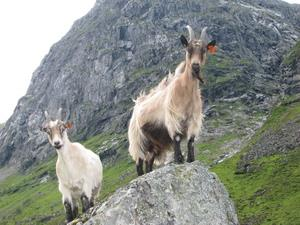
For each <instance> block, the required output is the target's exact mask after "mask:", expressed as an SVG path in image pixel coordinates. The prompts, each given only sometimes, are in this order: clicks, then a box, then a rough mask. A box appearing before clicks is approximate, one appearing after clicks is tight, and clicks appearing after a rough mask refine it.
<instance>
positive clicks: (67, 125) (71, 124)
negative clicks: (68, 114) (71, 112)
mask: <svg viewBox="0 0 300 225" xmlns="http://www.w3.org/2000/svg"><path fill="white" fill-rule="evenodd" d="M65 127H66V128H67V129H71V128H72V127H73V123H72V122H71V121H68V122H66V123H65Z"/></svg>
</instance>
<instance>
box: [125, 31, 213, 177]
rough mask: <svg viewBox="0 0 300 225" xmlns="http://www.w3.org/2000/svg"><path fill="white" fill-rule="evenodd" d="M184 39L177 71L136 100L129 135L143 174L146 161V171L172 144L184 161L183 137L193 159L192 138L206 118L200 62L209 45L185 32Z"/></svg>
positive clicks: (204, 57) (140, 171)
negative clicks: (187, 141)
mask: <svg viewBox="0 0 300 225" xmlns="http://www.w3.org/2000/svg"><path fill="white" fill-rule="evenodd" d="M188 29H189V32H190V37H194V34H193V33H192V34H191V31H192V29H191V28H190V27H189V28H188ZM204 31H205V32H206V29H204ZM201 37H203V32H202V34H201ZM181 39H182V43H183V45H185V48H186V58H185V61H184V62H182V63H180V64H179V65H178V67H177V69H176V71H175V74H174V75H173V74H169V75H168V77H166V78H164V79H163V80H162V81H161V82H160V83H159V84H158V85H157V86H156V87H155V88H153V89H152V90H151V91H150V92H149V94H147V95H146V94H145V93H142V94H141V95H140V96H139V97H138V98H137V99H136V101H135V106H134V109H133V113H132V117H131V120H130V123H129V129H128V138H129V153H130V155H131V156H132V158H133V160H134V161H135V162H136V165H137V171H138V175H142V174H143V170H142V166H143V161H145V162H146V170H147V172H149V171H151V170H152V164H153V161H154V160H155V161H156V163H157V164H160V163H163V162H165V161H166V158H167V156H168V151H169V150H171V149H172V146H173V147H174V149H175V153H176V152H177V153H176V154H175V161H176V162H182V160H183V159H181V158H182V155H181V151H180V146H179V145H180V141H181V140H182V139H184V138H186V139H188V140H189V152H188V161H193V160H194V152H193V151H194V147H193V142H194V138H195V137H197V136H198V135H199V133H200V130H201V126H202V119H203V114H202V100H201V92H200V89H199V81H202V79H201V76H200V66H202V65H204V63H205V59H206V49H207V46H208V45H207V44H206V42H205V41H204V40H201V38H200V40H195V39H191V40H190V41H189V42H188V41H187V40H186V39H185V38H184V37H183V36H182V37H181ZM176 155H177V156H176ZM189 155H190V156H189ZM176 157H177V158H176Z"/></svg>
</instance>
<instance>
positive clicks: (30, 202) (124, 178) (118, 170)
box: [0, 133, 136, 225]
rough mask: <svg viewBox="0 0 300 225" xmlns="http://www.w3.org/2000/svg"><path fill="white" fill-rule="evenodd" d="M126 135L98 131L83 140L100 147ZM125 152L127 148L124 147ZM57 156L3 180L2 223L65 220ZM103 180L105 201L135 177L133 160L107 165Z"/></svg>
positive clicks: (52, 224)
mask: <svg viewBox="0 0 300 225" xmlns="http://www.w3.org/2000/svg"><path fill="white" fill-rule="evenodd" d="M122 137H123V135H117V134H107V133H104V134H101V135H96V136H94V137H92V138H90V139H88V140H87V141H85V142H84V143H83V144H84V145H85V146H86V147H88V148H90V149H92V150H94V151H95V150H97V149H99V147H101V146H103V145H105V146H109V144H110V141H111V140H116V139H117V138H122ZM124 152H127V150H126V149H124ZM55 162H56V156H55V157H53V158H51V159H49V160H48V161H47V162H41V163H40V164H39V165H37V166H36V167H35V168H33V169H30V170H29V171H27V172H26V173H24V174H15V175H12V176H10V177H8V178H7V179H5V180H4V181H2V182H1V183H0V209H1V210H0V224H1V225H2V224H3V225H4V224H5V225H13V224H37V225H40V224H41V225H42V224H43V225H44V224H45V225H58V224H62V223H63V221H64V209H63V205H62V203H61V194H60V193H59V191H58V181H57V179H56V174H55ZM103 173H104V174H103V184H102V190H101V192H100V197H99V199H98V201H101V202H102V201H104V200H105V199H106V198H107V197H108V196H110V195H111V194H112V193H113V192H114V191H115V190H116V189H118V188H119V187H122V186H124V185H125V184H127V183H128V182H129V181H130V180H132V179H133V178H135V177H136V173H135V166H134V163H133V162H132V161H131V160H130V159H129V158H126V159H123V160H121V161H119V162H118V163H116V164H115V165H111V166H110V167H106V168H104V171H103ZM45 175H49V180H48V181H47V182H45V183H41V178H42V177H44V176H45Z"/></svg>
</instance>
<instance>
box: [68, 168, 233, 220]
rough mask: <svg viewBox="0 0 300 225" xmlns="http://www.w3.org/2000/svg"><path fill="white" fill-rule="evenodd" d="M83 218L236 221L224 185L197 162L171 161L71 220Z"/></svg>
mask: <svg viewBox="0 0 300 225" xmlns="http://www.w3.org/2000/svg"><path fill="white" fill-rule="evenodd" d="M86 219H88V221H86V222H84V221H85V220H86ZM82 222H84V224H86V225H111V224H126V225H134V224H143V225H150V224H151V225H162V224H164V225H211V224H214V225H221V224H222V225H237V224H238V220H237V216H236V213H235V209H234V206H233V203H232V202H231V200H230V199H229V197H228V193H227V192H226V190H225V188H224V186H223V185H222V184H221V183H220V181H219V179H218V178H217V176H216V175H215V174H213V173H210V172H208V170H207V169H206V168H205V167H203V166H201V164H200V163H199V162H194V163H192V164H184V165H175V164H170V165H167V166H165V167H163V168H160V169H157V170H155V171H153V172H152V173H149V174H147V175H145V176H142V177H139V178H137V179H135V180H133V181H132V182H131V183H130V184H129V185H127V186H126V187H123V188H121V189H119V190H118V191H117V192H116V193H114V194H113V195H112V196H111V197H110V198H109V199H108V200H107V201H106V202H104V203H103V204H101V205H100V204H99V205H97V206H95V207H94V208H93V209H92V210H91V212H90V213H89V214H86V215H84V216H83V217H82V218H81V221H80V222H78V220H77V223H76V222H75V221H74V222H73V224H78V225H79V224H82Z"/></svg>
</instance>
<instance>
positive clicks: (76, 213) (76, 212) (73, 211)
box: [72, 199, 78, 219]
mask: <svg viewBox="0 0 300 225" xmlns="http://www.w3.org/2000/svg"><path fill="white" fill-rule="evenodd" d="M72 214H73V219H75V218H76V217H77V216H78V205H77V202H76V200H75V199H72Z"/></svg>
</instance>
